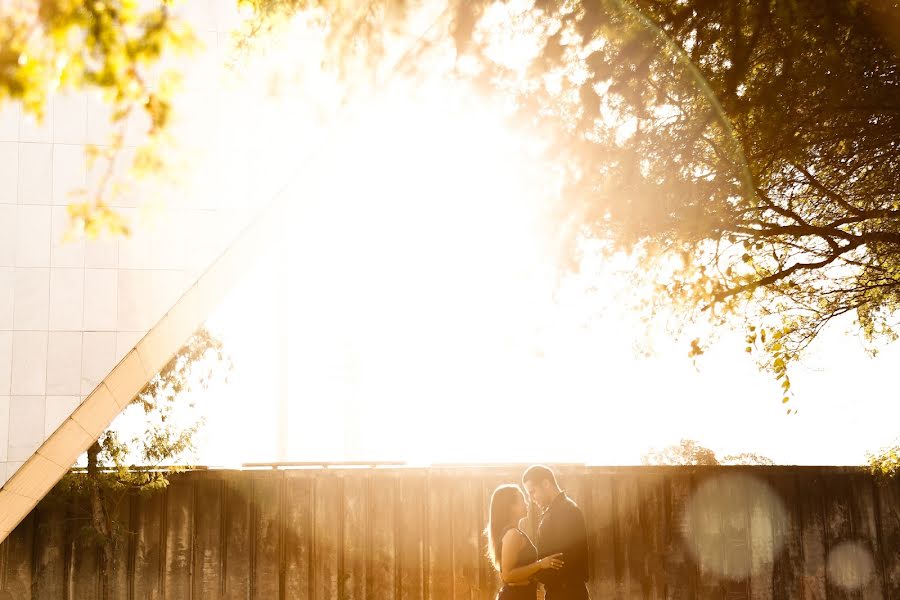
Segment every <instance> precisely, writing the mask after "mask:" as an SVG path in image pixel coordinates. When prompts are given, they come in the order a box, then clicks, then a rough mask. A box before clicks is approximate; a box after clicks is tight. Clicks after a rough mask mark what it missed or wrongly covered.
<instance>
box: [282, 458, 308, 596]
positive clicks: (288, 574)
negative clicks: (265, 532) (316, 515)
mask: <svg viewBox="0 0 900 600" xmlns="http://www.w3.org/2000/svg"><path fill="white" fill-rule="evenodd" d="M307 473H308V471H295V472H288V473H286V475H285V479H284V485H285V489H284V510H285V515H284V526H283V532H284V533H283V535H284V542H283V543H284V568H285V575H284V586H285V589H284V597H285V598H286V599H288V600H295V599H296V600H300V599H303V600H309V598H310V596H311V594H310V590H311V586H312V581H313V580H312V577H313V572H314V569H315V565H314V564H313V563H312V553H311V550H312V544H313V533H312V520H313V512H312V501H313V489H312V485H313V481H314V479H313V477H311V476H309V475H308V474H307Z"/></svg>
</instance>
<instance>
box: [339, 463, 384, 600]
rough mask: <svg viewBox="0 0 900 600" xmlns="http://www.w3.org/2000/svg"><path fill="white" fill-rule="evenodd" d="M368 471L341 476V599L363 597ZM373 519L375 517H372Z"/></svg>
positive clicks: (365, 563) (351, 599)
mask: <svg viewBox="0 0 900 600" xmlns="http://www.w3.org/2000/svg"><path fill="white" fill-rule="evenodd" d="M367 479H368V474H362V473H348V474H347V476H346V477H344V478H343V485H344V498H343V502H344V508H343V514H344V516H343V544H342V546H343V557H342V564H343V566H344V569H343V570H344V573H343V578H342V580H341V582H340V583H341V588H342V592H343V596H342V598H344V599H345V600H363V598H365V597H366V573H367V569H368V564H367V562H368V561H367V555H366V550H367V546H368V541H367V538H368V531H367V528H368V523H367V520H368V511H367V510H366V504H367V503H368V489H367V488H368V482H367ZM376 518H377V517H376Z"/></svg>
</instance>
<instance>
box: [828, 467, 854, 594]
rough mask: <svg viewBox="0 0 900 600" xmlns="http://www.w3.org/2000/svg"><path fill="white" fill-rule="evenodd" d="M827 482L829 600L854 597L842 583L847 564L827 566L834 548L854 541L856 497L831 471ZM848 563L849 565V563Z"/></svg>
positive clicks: (841, 479) (838, 476)
mask: <svg viewBox="0 0 900 600" xmlns="http://www.w3.org/2000/svg"><path fill="white" fill-rule="evenodd" d="M824 484H825V550H826V555H825V561H826V562H825V564H826V570H825V585H826V591H827V593H828V600H851V599H855V598H856V597H857V596H856V594H854V593H853V592H852V591H849V590H847V589H845V588H844V587H843V586H842V585H840V584H839V581H840V580H841V578H842V577H844V576H849V574H848V573H846V572H844V571H845V569H844V568H843V567H844V565H841V566H842V568H840V569H837V570H835V569H828V568H827V565H828V561H829V559H830V558H831V557H832V556H833V553H834V550H835V548H837V547H838V546H839V545H840V544H842V543H844V542H855V541H856V540H855V536H854V534H853V514H852V511H853V499H852V496H851V494H850V490H848V489H847V488H846V486H845V479H844V478H843V477H841V476H840V475H838V474H835V473H830V474H828V475H826V476H825V477H824ZM847 566H849V565H847Z"/></svg>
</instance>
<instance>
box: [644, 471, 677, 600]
mask: <svg viewBox="0 0 900 600" xmlns="http://www.w3.org/2000/svg"><path fill="white" fill-rule="evenodd" d="M666 483H667V482H666V479H665V478H664V477H663V476H662V475H661V474H660V473H657V472H649V473H646V474H641V475H638V491H639V494H640V522H641V533H642V535H643V545H644V547H645V548H646V550H647V554H646V555H645V557H644V572H645V573H646V577H647V580H646V583H645V585H644V598H650V599H659V600H662V599H663V598H665V593H666V571H665V564H666V551H667V549H668V547H669V540H668V538H669V532H670V531H671V522H670V521H669V518H668V507H667V504H666Z"/></svg>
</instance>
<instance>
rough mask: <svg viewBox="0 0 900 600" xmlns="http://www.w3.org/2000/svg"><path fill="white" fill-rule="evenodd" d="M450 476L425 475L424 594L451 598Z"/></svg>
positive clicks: (438, 598)
mask: <svg viewBox="0 0 900 600" xmlns="http://www.w3.org/2000/svg"><path fill="white" fill-rule="evenodd" d="M451 481H452V478H451V477H450V476H448V474H447V473H446V472H432V474H431V476H430V477H429V478H428V496H427V498H426V514H427V515H428V516H427V522H426V525H427V527H428V546H427V548H428V560H427V569H428V571H427V576H428V579H427V593H428V595H427V598H428V600H447V599H449V598H453V583H454V582H453V521H452V518H451V510H452V508H451V506H450V499H451V494H452V491H453V490H452V488H451V485H450V483H451Z"/></svg>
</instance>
